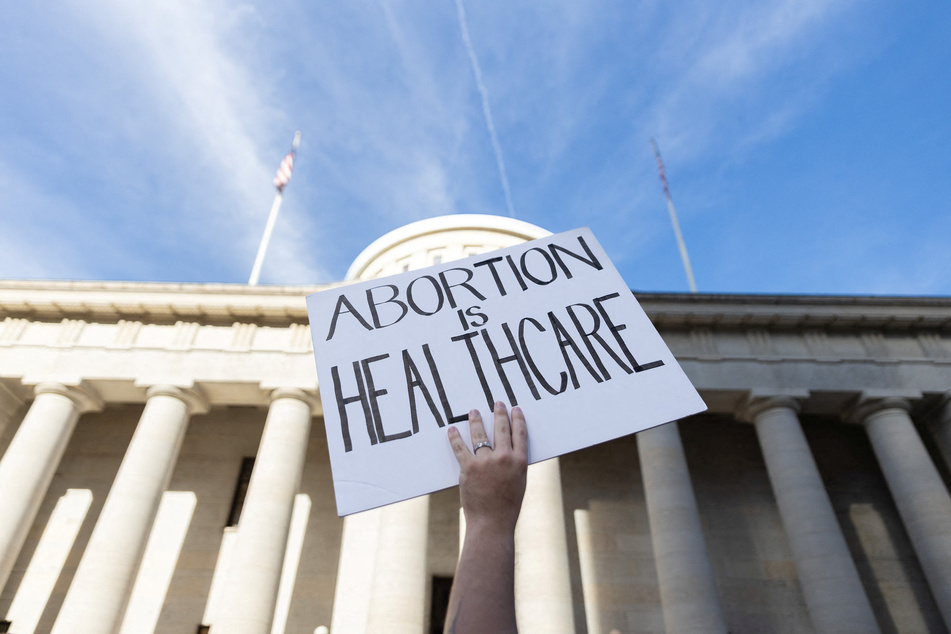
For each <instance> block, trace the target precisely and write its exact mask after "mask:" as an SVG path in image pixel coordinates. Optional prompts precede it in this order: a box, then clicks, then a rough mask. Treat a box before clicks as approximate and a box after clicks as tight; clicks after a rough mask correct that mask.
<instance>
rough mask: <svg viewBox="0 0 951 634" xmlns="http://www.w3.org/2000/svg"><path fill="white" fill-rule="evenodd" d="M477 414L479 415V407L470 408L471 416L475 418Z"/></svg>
mask: <svg viewBox="0 0 951 634" xmlns="http://www.w3.org/2000/svg"><path fill="white" fill-rule="evenodd" d="M476 416H479V410H477V409H470V410H469V418H475V417H476Z"/></svg>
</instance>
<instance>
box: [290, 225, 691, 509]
mask: <svg viewBox="0 0 951 634" xmlns="http://www.w3.org/2000/svg"><path fill="white" fill-rule="evenodd" d="M308 311H309V314H310V321H311V331H312V336H313V339H314V353H315V355H316V359H317V371H318V378H319V380H320V386H321V400H322V403H323V409H324V419H325V421H324V422H325V429H326V433H327V441H328V447H329V449H330V458H331V465H332V468H333V471H334V482H335V490H336V494H337V506H338V511H340V512H341V514H346V513H348V512H355V511H358V510H363V509H366V508H373V507H374V506H379V505H381V504H386V503H389V502H395V501H399V500H402V499H407V498H409V497H414V496H416V495H421V494H424V493H429V492H431V491H434V490H438V489H441V488H445V487H447V486H452V485H453V484H456V483H457V482H458V467H457V466H456V464H455V459H454V458H453V456H452V453H451V449H450V448H449V445H448V441H447V440H446V430H445V427H446V426H447V425H453V424H458V423H460V422H462V421H465V420H467V418H468V411H469V409H471V408H473V407H476V408H478V407H481V406H482V405H484V406H485V408H486V409H483V416H484V417H486V418H487V419H488V420H491V418H490V417H489V416H488V415H489V413H490V412H491V410H492V408H493V404H494V403H495V402H496V401H497V400H502V401H505V402H506V403H508V404H509V405H510V406H514V405H519V406H521V407H522V408H523V410H525V413H526V417H527V419H528V424H529V433H530V437H531V448H530V460H531V461H532V462H537V461H539V460H544V459H547V458H551V457H554V456H557V455H561V454H563V453H566V452H567V451H573V450H576V449H580V448H583V447H586V446H589V445H593V444H595V443H598V442H603V441H605V440H609V439H611V438H616V437H618V436H621V435H625V434H628V433H632V432H634V431H639V430H641V429H644V428H646V427H649V426H651V425H656V424H661V423H664V422H668V421H670V420H673V419H674V418H678V417H680V416H684V415H687V414H691V413H695V412H697V411H701V410H702V409H704V406H703V403H702V401H701V400H700V398H699V396H698V395H697V393H696V391H695V390H694V389H693V387H692V386H691V385H690V383H689V381H688V380H687V379H686V377H685V375H684V374H683V372H682V370H681V369H680V366H679V365H678V364H677V362H676V360H674V359H673V357H672V356H671V354H670V351H669V350H668V349H667V347H666V346H665V345H664V343H663V341H662V340H661V339H660V337H659V335H658V334H657V332H656V330H654V328H653V326H652V325H651V324H650V321H649V320H648V319H647V317H646V315H645V314H644V312H643V310H642V309H641V308H640V306H639V305H638V304H637V301H636V300H635V299H634V296H633V295H632V294H631V292H630V291H629V290H628V289H627V287H626V286H625V285H624V282H623V280H622V279H621V277H620V275H618V273H617V271H616V269H615V268H614V266H613V264H611V262H610V260H609V259H608V257H607V255H606V254H605V253H604V251H603V249H602V248H601V246H600V245H599V244H598V242H597V240H596V239H595V238H594V236H593V235H592V234H591V232H590V230H587V229H579V230H575V231H570V232H566V233H562V234H558V235H554V236H550V237H548V238H543V239H541V240H536V241H533V242H528V243H525V244H523V245H519V246H516V247H511V248H508V249H502V250H498V251H493V252H490V253H486V254H484V255H482V256H476V257H472V258H468V259H465V260H460V261H456V262H451V263H446V264H442V265H439V266H435V267H430V268H428V269H423V270H419V271H413V272H407V273H403V274H400V275H396V276H392V277H389V278H385V279H380V280H373V281H369V282H363V283H360V284H354V285H350V286H344V287H338V288H334V289H331V290H328V291H324V292H322V293H317V294H315V295H311V296H310V297H308ZM667 399H673V400H667ZM480 404H481V405H480ZM460 431H461V432H463V435H464V436H466V437H467V436H468V426H467V425H460Z"/></svg>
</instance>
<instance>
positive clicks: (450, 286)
mask: <svg viewBox="0 0 951 634" xmlns="http://www.w3.org/2000/svg"><path fill="white" fill-rule="evenodd" d="M451 271H462V272H463V273H465V274H466V279H464V280H463V281H461V282H456V283H455V284H450V283H449V280H448V279H446V274H447V273H449V272H451ZM472 275H473V273H472V271H470V270H469V269H464V268H455V269H446V270H445V271H440V272H439V279H440V281H442V287H443V290H444V291H445V292H446V297H447V298H448V299H449V305H450V306H451V307H453V308H456V297H455V295H453V294H452V289H454V288H459V287H461V288H464V289H466V290H467V291H469V292H470V293H472V294H473V295H474V296H475V297H476V298H478V299H480V300H482V301H483V302H484V301H485V299H486V297H485V295H483V294H482V293H480V292H479V291H477V290H476V289H475V288H473V287H472V285H471V284H469V282H471V281H472Z"/></svg>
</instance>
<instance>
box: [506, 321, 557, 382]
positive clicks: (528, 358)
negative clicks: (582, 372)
mask: <svg viewBox="0 0 951 634" xmlns="http://www.w3.org/2000/svg"><path fill="white" fill-rule="evenodd" d="M525 324H531V325H533V326H535V328H536V329H537V330H538V332H545V327H544V326H542V325H541V324H540V323H538V322H537V321H535V320H534V319H532V318H531V317H526V318H524V319H523V320H522V321H520V322H518V344H519V347H520V348H521V349H522V356H523V357H525V363H527V364H528V367H529V368H531V370H532V374H534V375H535V378H536V379H537V380H538V382H539V383H541V384H542V387H543V388H545V390H546V391H547V392H548V393H549V394H552V395H555V396H557V395H558V394H561V393H562V392H564V391H565V390H566V389H568V373H567V372H562V373H561V374H559V375H558V376H559V378H560V379H561V387H559V388H558V389H557V390H556V389H555V388H553V387H552V386H551V384H549V383H548V381H546V380H545V377H543V376H542V373H541V370H539V369H538V366H537V365H536V364H535V360H534V359H533V358H532V355H531V354H529V352H528V345H526V343H525Z"/></svg>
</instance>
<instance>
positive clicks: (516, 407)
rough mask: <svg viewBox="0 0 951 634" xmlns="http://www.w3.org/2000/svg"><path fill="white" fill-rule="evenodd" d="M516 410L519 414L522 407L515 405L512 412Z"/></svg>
mask: <svg viewBox="0 0 951 634" xmlns="http://www.w3.org/2000/svg"><path fill="white" fill-rule="evenodd" d="M515 412H518V413H519V414H521V413H522V408H521V407H519V406H518V405H516V406H515V407H513V408H512V413H513V414H514V413H515Z"/></svg>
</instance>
